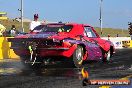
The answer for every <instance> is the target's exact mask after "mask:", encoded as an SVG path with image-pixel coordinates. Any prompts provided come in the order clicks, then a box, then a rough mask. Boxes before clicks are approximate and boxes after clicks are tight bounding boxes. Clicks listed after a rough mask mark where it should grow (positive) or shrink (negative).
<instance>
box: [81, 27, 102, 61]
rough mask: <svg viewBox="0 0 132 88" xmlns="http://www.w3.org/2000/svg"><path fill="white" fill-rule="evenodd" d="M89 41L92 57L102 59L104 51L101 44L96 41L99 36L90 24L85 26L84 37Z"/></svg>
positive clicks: (89, 51)
mask: <svg viewBox="0 0 132 88" xmlns="http://www.w3.org/2000/svg"><path fill="white" fill-rule="evenodd" d="M83 38H84V39H85V41H86V42H87V51H88V55H89V58H90V59H92V60H93V59H95V60H96V59H100V58H101V57H102V51H101V49H100V46H99V45H98V43H97V42H96V40H95V38H97V36H96V34H95V33H94V31H92V28H91V27H89V26H84V37H83Z"/></svg>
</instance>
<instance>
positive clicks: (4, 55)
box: [0, 37, 19, 59]
mask: <svg viewBox="0 0 132 88" xmlns="http://www.w3.org/2000/svg"><path fill="white" fill-rule="evenodd" d="M7 38H9V37H0V59H8V58H12V59H18V58H19V56H17V55H16V54H15V53H14V51H13V49H10V46H11V43H10V42H8V41H7ZM12 38H13V37H12Z"/></svg>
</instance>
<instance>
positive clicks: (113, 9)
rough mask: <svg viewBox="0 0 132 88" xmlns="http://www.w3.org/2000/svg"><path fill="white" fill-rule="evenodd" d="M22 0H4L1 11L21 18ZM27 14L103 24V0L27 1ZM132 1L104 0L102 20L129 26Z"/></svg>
mask: <svg viewBox="0 0 132 88" xmlns="http://www.w3.org/2000/svg"><path fill="white" fill-rule="evenodd" d="M20 1H21V0H0V4H1V5H0V11H4V12H7V14H8V16H9V17H10V18H16V17H20V11H18V9H20V5H21V4H20ZM23 1H24V17H25V18H29V19H32V20H33V14H35V13H38V14H39V19H40V20H47V21H53V22H56V21H57V22H59V21H62V22H76V23H85V24H90V25H92V26H94V27H99V25H100V21H99V17H100V0H23ZM131 4H132V0H103V2H102V22H103V27H105V28H120V29H127V27H128V25H127V24H128V22H132V5H131Z"/></svg>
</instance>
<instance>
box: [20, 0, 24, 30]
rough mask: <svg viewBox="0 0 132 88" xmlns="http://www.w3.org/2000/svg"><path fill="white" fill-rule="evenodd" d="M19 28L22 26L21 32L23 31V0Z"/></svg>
mask: <svg viewBox="0 0 132 88" xmlns="http://www.w3.org/2000/svg"><path fill="white" fill-rule="evenodd" d="M21 28H22V32H24V27H23V0H21Z"/></svg>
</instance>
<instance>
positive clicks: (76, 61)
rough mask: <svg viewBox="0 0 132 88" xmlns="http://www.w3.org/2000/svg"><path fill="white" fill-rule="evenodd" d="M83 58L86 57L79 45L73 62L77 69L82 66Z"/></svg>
mask: <svg viewBox="0 0 132 88" xmlns="http://www.w3.org/2000/svg"><path fill="white" fill-rule="evenodd" d="M83 56H84V50H83V47H82V46H80V45H78V46H77V48H76V50H75V51H74V53H73V62H74V66H75V67H77V68H79V67H81V66H82V62H83Z"/></svg>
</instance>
